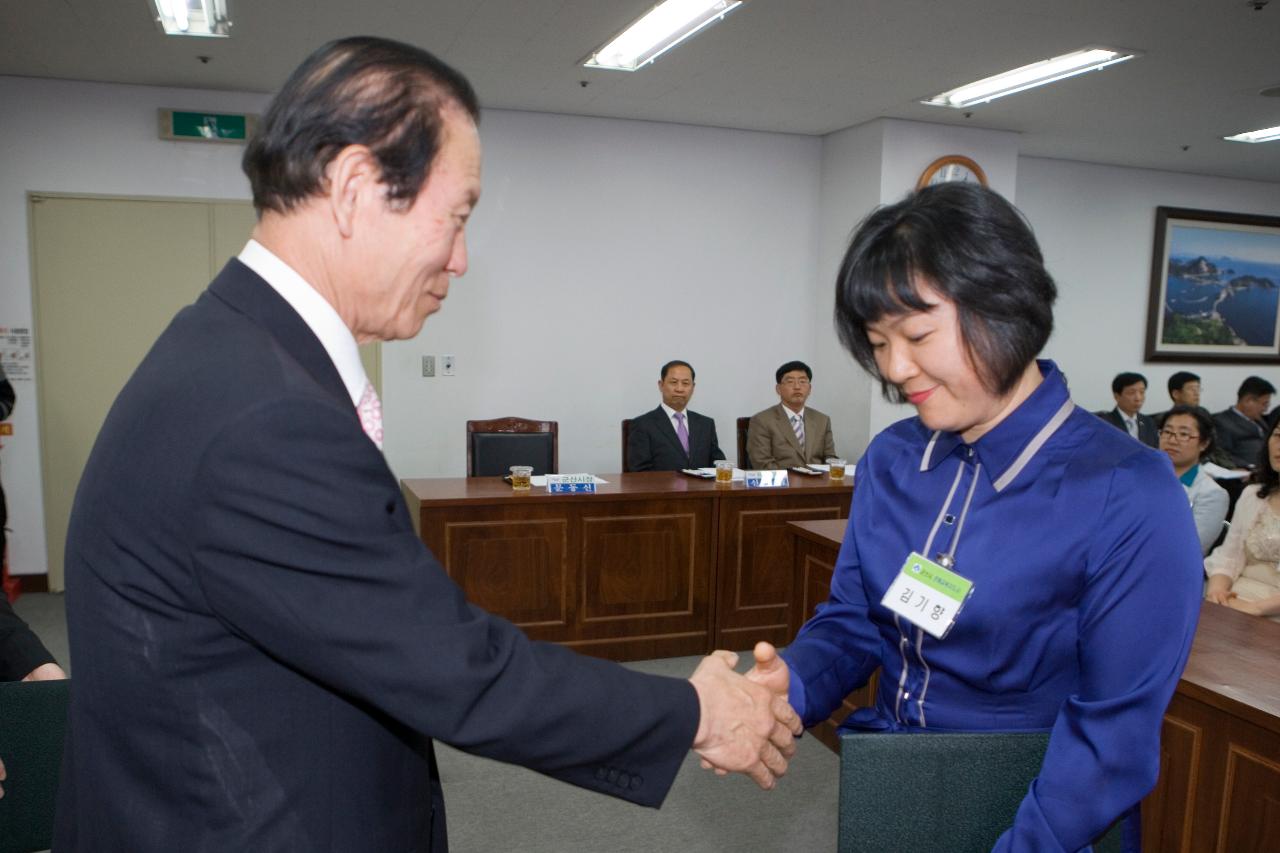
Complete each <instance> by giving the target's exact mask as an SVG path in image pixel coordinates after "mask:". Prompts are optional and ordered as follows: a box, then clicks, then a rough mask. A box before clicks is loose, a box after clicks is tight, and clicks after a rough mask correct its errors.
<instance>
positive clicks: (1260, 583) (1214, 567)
mask: <svg viewBox="0 0 1280 853" xmlns="http://www.w3.org/2000/svg"><path fill="white" fill-rule="evenodd" d="M1165 423H1166V424H1167V423H1168V421H1166V422H1165ZM1253 476H1254V485H1251V486H1249V487H1248V488H1246V489H1245V490H1244V492H1243V493H1242V494H1241V495H1240V500H1238V501H1236V511H1235V516H1234V517H1233V518H1232V521H1231V529H1230V530H1229V531H1228V532H1227V538H1226V539H1225V540H1223V543H1222V545H1221V547H1219V548H1218V550H1216V551H1214V552H1213V554H1212V555H1211V556H1210V557H1209V559H1207V560H1205V561H1204V570H1205V573H1206V574H1208V575H1209V585H1208V587H1207V588H1206V589H1205V598H1207V599H1208V600H1209V601H1212V602H1213V603H1215V604H1225V605H1227V606H1228V607H1233V608H1235V609H1236V610H1242V611H1244V612H1245V613H1252V614H1253V615H1255V616H1266V617H1267V618H1269V619H1271V620H1272V621H1274V622H1280V570H1278V566H1280V423H1278V424H1277V425H1276V428H1275V429H1273V430H1272V431H1271V436H1270V437H1269V438H1268V439H1267V441H1266V443H1265V444H1263V445H1262V453H1261V454H1260V455H1259V457H1258V466H1257V468H1255V469H1254V474H1253Z"/></svg>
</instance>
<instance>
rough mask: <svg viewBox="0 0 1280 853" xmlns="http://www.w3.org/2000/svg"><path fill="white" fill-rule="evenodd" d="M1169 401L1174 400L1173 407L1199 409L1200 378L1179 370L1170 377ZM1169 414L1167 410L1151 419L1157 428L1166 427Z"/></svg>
mask: <svg viewBox="0 0 1280 853" xmlns="http://www.w3.org/2000/svg"><path fill="white" fill-rule="evenodd" d="M1169 399H1170V400H1173V405H1175V406H1195V407H1196V408H1197V409H1198V408H1200V377H1199V376H1196V375H1195V374H1194V373H1192V372H1191V371H1189V370H1179V371H1178V372H1177V373H1174V374H1173V375H1172V376H1170V377H1169ZM1168 414H1169V412H1168V410H1167V409H1166V410H1165V411H1163V412H1157V413H1156V414H1154V415H1152V416H1151V417H1153V418H1155V421H1156V426H1157V427H1162V426H1164V419H1165V416H1167V415H1168ZM1206 414H1207V410H1206ZM1210 417H1212V415H1210Z"/></svg>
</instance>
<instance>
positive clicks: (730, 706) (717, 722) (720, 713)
mask: <svg viewBox="0 0 1280 853" xmlns="http://www.w3.org/2000/svg"><path fill="white" fill-rule="evenodd" d="M754 655H755V659H756V664H755V666H754V667H752V669H751V671H750V672H748V673H747V674H746V675H745V676H742V675H739V674H738V673H737V672H735V671H734V669H733V668H734V666H735V665H736V664H737V663H738V656H737V655H736V654H734V653H733V652H726V651H716V652H712V653H711V654H710V655H708V656H707V657H705V658H703V659H702V663H700V664H698V668H697V670H695V671H694V673H693V675H691V676H690V677H689V681H690V682H691V683H692V684H693V686H694V689H695V690H697V692H698V704H699V706H700V708H701V712H702V713H701V717H700V718H699V722H698V733H697V735H696V736H695V737H694V740H693V750H694V752H696V753H698V756H699V757H700V758H701V759H702V767H703V769H706V770H715V771H716V773H717V774H719V775H721V776H724V775H726V774H728V773H729V772H731V771H732V772H738V773H745V774H747V775H748V776H750V777H751V778H752V779H754V780H755V782H756V784H757V785H759V786H760V787H761V788H764V789H766V790H767V789H769V788H772V787H773V786H774V784H776V782H777V779H778V777H779V776H781V775H783V774H784V773H786V772H787V761H788V760H789V759H790V758H791V756H792V755H794V754H795V751H796V743H795V738H796V736H797V735H799V734H800V733H801V732H802V731H803V730H804V727H803V725H802V724H801V722H800V717H799V715H798V714H796V712H795V710H794V709H792V707H791V705H790V704H789V703H788V702H787V685H788V682H789V681H790V671H789V670H788V669H787V664H786V663H785V662H784V661H783V660H782V658H780V657H778V652H777V649H775V648H774V647H773V646H771V645H770V644H768V643H756V647H755V650H754Z"/></svg>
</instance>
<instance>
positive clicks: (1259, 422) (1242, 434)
mask: <svg viewBox="0 0 1280 853" xmlns="http://www.w3.org/2000/svg"><path fill="white" fill-rule="evenodd" d="M1274 393H1276V388H1275V386H1274V385H1272V384H1271V383H1270V382H1268V381H1267V380H1265V379H1263V378H1262V377H1261V376H1246V377H1245V380H1244V381H1243V382H1241V383H1240V388H1239V389H1238V390H1237V391H1236V404H1235V405H1234V406H1232V407H1231V408H1229V409H1224V410H1222V411H1221V412H1218V413H1217V414H1216V415H1214V416H1213V431H1214V435H1215V437H1216V439H1217V442H1218V445H1219V446H1220V447H1221V448H1222V449H1223V450H1224V451H1226V452H1227V453H1228V454H1229V455H1230V456H1231V460H1232V461H1233V462H1234V463H1235V466H1236V467H1237V468H1253V467H1255V466H1257V464H1258V461H1259V459H1261V457H1262V445H1263V444H1265V443H1266V440H1267V436H1268V435H1270V434H1271V429H1272V425H1273V424H1274V422H1273V421H1270V420H1269V419H1268V418H1267V417H1266V412H1267V409H1269V408H1271V395H1272V394H1274Z"/></svg>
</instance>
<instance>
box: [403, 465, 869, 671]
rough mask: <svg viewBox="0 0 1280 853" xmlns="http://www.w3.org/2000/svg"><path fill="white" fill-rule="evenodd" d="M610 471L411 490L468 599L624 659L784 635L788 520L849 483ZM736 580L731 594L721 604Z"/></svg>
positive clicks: (406, 488)
mask: <svg viewBox="0 0 1280 853" xmlns="http://www.w3.org/2000/svg"><path fill="white" fill-rule="evenodd" d="M603 478H604V479H605V480H607V481H608V482H607V483H605V484H603V485H600V486H598V487H597V492H596V493H595V494H565V495H551V494H548V493H547V492H545V491H543V490H540V489H533V490H530V491H528V492H514V491H513V490H512V489H511V487H510V485H508V484H507V483H505V482H503V481H502V480H501V478H497V477H473V478H467V479H432V480H405V481H402V483H401V488H402V490H403V492H404V495H405V499H406V501H407V502H408V503H409V506H410V510H411V512H412V513H413V517H414V522H415V525H416V528H417V530H418V533H419V535H420V536H421V537H422V540H423V542H425V543H426V544H427V546H428V547H429V548H431V550H432V551H433V552H434V553H435V554H436V555H437V556H438V557H440V559H441V562H442V563H443V564H444V566H445V570H446V571H448V572H449V574H450V576H452V577H453V578H454V579H455V580H456V581H457V582H458V583H459V584H460V585H461V586H462V588H463V590H464V591H465V592H466V594H467V597H468V598H469V599H471V600H472V601H474V602H475V603H477V604H479V605H480V606H482V607H484V608H485V609H487V610H490V611H492V612H494V613H497V614H499V615H502V616H505V617H507V618H509V619H511V620H512V621H513V622H515V623H516V624H518V625H519V626H520V627H521V628H523V629H524V630H525V631H526V632H527V633H528V634H529V635H530V636H531V637H533V638H535V639H540V640H550V641H554V642H559V643H563V644H565V645H568V646H572V647H574V648H576V649H578V650H580V651H583V652H586V653H588V654H594V655H599V656H602V657H610V658H613V659H616V660H634V659H639V658H652V657H667V656H673V655H686V654H700V653H705V652H708V651H710V650H711V649H712V648H713V647H715V646H723V647H727V648H735V649H743V648H749V647H750V646H751V645H752V644H754V643H755V642H756V641H757V640H761V639H765V640H772V641H773V642H776V643H781V642H783V641H784V640H785V639H786V636H787V627H786V626H787V623H788V619H789V616H790V609H791V584H790V571H789V568H788V567H789V565H790V545H789V542H788V539H787V535H786V527H785V525H786V522H787V521H788V520H790V519H794V518H814V517H831V518H834V517H838V516H840V515H843V514H844V513H846V512H847V511H848V504H849V496H850V494H851V493H852V488H851V485H846V484H844V483H831V482H830V481H828V480H825V479H820V478H803V477H797V482H795V483H794V484H793V485H792V486H790V487H789V488H785V489H748V488H745V487H744V486H743V485H742V484H740V483H739V484H733V485H729V486H724V485H717V484H716V483H714V482H712V481H709V480H701V479H697V478H692V477H688V476H685V475H682V474H678V473H672V472H665V471H659V472H643V473H634V474H605V475H603ZM722 528H723V529H731V530H732V531H733V532H732V534H731V538H729V539H726V538H725V535H723V533H722ZM729 561H732V565H733V568H732V570H731V571H730V570H728V569H727V568H726V566H727V565H728V564H729ZM729 577H732V581H726V580H725V579H726V578H729ZM726 588H727V589H729V590H730V592H731V594H732V596H733V598H732V599H731V601H730V603H729V605H728V606H721V605H720V604H719V603H718V599H719V598H720V597H721V596H722V595H723V590H724V589H726ZM718 619H727V620H729V621H728V624H724V625H722V624H720V623H719V622H718V621H717V620H718Z"/></svg>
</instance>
